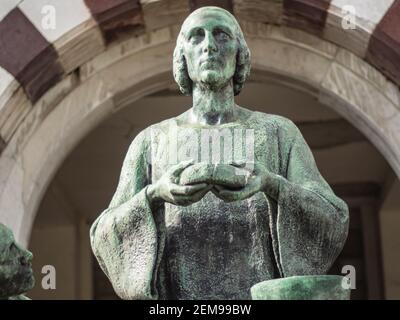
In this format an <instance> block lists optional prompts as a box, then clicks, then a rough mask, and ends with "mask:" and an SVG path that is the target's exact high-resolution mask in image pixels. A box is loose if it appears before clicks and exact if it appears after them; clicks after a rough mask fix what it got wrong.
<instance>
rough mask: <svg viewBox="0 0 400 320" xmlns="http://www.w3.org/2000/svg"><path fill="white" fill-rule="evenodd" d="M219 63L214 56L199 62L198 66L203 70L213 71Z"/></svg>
mask: <svg viewBox="0 0 400 320" xmlns="http://www.w3.org/2000/svg"><path fill="white" fill-rule="evenodd" d="M219 63H220V61H219V59H217V57H215V56H208V57H206V58H203V59H201V60H200V66H201V68H203V69H215V67H216V66H217V65H218V64H219Z"/></svg>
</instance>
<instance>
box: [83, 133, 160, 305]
mask: <svg viewBox="0 0 400 320" xmlns="http://www.w3.org/2000/svg"><path fill="white" fill-rule="evenodd" d="M147 152H148V143H147V137H146V133H145V132H141V133H140V134H139V135H138V136H137V137H136V138H135V139H134V141H133V142H132V144H131V146H130V147H129V150H128V152H127V155H126V157H125V160H124V163H123V166H122V170H121V175H120V180H119V184H118V187H117V190H116V192H115V194H114V196H113V198H112V200H111V203H110V205H109V207H108V208H107V209H106V210H105V211H103V212H102V214H101V215H100V216H99V217H98V218H97V219H96V221H95V222H94V223H93V225H92V227H91V229H90V241H91V246H92V250H93V253H94V255H95V256H96V258H97V260H98V262H99V264H100V267H101V268H102V270H103V271H104V273H105V274H106V275H107V277H108V278H109V279H110V281H111V283H112V285H113V287H114V290H115V292H116V293H117V294H118V295H119V296H120V297H121V298H123V299H156V298H157V293H156V291H155V287H154V285H155V284H154V278H153V272H154V270H156V261H157V255H158V254H159V252H158V251H159V248H158V243H157V229H156V225H155V222H154V218H153V214H152V210H151V204H150V202H149V201H148V199H147V197H146V191H147V190H146V189H147V185H148V182H149V178H148V173H147V168H148V166H147V159H146V156H147Z"/></svg>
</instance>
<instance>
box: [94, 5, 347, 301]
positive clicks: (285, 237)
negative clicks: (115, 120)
mask: <svg viewBox="0 0 400 320" xmlns="http://www.w3.org/2000/svg"><path fill="white" fill-rule="evenodd" d="M173 66H174V68H173V69H174V77H175V80H176V81H177V83H178V85H179V87H180V89H181V91H182V92H183V93H184V94H186V95H191V96H192V98H193V105H192V107H191V108H189V109H188V111H186V112H185V113H183V114H181V115H179V116H177V117H175V118H172V119H167V120H165V121H162V122H160V123H157V124H154V125H152V126H151V127H149V128H146V129H145V130H143V131H142V132H141V133H140V134H139V135H138V136H137V137H136V138H135V139H134V141H133V142H132V143H131V146H130V148H129V150H128V152H127V155H126V158H125V160H124V164H123V167H122V171H121V176H120V181H119V184H118V188H117V190H116V192H115V194H114V197H113V199H112V201H111V203H110V205H109V207H108V208H107V209H106V210H105V211H104V212H103V213H102V214H101V215H100V216H99V217H98V219H97V220H96V221H95V222H94V224H93V226H92V228H91V233H90V237H91V244H92V248H93V252H94V254H95V256H96V257H97V259H98V261H99V263H100V266H101V268H102V269H103V271H104V272H105V274H106V275H107V276H108V278H109V279H110V281H111V283H112V284H113V287H114V289H115V291H116V292H117V294H118V295H119V296H120V297H121V298H124V299H250V298H251V292H250V288H251V287H253V286H254V285H255V284H257V283H261V282H263V281H265V280H271V279H279V278H287V277H292V276H299V275H314V274H319V275H320V274H324V273H326V272H327V270H328V269H329V268H330V266H331V265H332V263H333V262H334V260H335V259H336V257H337V256H338V254H339V253H340V251H341V249H342V247H343V244H344V242H345V240H346V237H347V232H348V222H349V221H348V219H349V215H348V208H347V205H346V204H345V203H344V202H343V201H342V200H341V199H339V198H338V197H336V196H335V194H334V193H333V192H332V190H331V188H330V187H329V185H328V184H327V182H326V181H325V180H324V178H323V177H322V176H321V174H320V173H319V171H318V168H317V167H316V164H315V160H314V158H313V155H312V153H311V151H310V148H309V147H308V145H307V143H306V142H305V141H304V138H303V136H302V135H301V133H300V131H299V130H298V128H297V127H296V126H295V125H294V124H293V122H292V121H290V120H289V119H286V118H283V117H280V116H275V115H270V114H265V113H261V112H253V111H250V110H248V109H246V108H243V107H240V106H238V105H237V104H235V101H234V96H235V95H237V94H239V93H240V90H241V89H242V87H243V85H244V83H245V81H246V79H247V77H248V75H249V72H250V51H249V49H248V47H247V44H246V41H245V39H244V37H243V33H242V31H241V29H240V27H239V25H238V23H237V21H236V19H235V18H234V17H233V16H232V15H231V14H230V13H229V12H227V11H225V10H222V9H220V8H215V7H205V8H201V9H198V10H196V11H194V12H193V13H192V14H191V15H190V16H189V17H188V18H187V19H186V20H185V22H184V23H183V26H182V29H181V32H180V34H179V36H178V39H177V44H176V48H175V51H174V59H173ZM214 134H216V136H217V138H216V139H217V140H216V141H217V143H215V140H213V139H214V138H213V137H214ZM210 136H211V138H210ZM221 137H223V138H221ZM309 283H311V282H310V281H308V280H307V281H306V282H305V283H304V284H303V286H306V285H307V284H309ZM317 287H318V286H317ZM291 288H292V289H290V290H292V292H293V290H296V289H293V288H295V286H292V287H291ZM329 292H331V291H329ZM257 297H259V295H257Z"/></svg>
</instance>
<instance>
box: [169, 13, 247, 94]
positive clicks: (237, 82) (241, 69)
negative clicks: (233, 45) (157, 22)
mask: <svg viewBox="0 0 400 320" xmlns="http://www.w3.org/2000/svg"><path fill="white" fill-rule="evenodd" d="M202 9H204V8H200V9H198V10H196V11H194V12H193V13H195V12H197V11H200V10H202ZM214 9H215V10H218V11H221V12H223V13H224V14H226V15H228V16H229V17H230V18H231V20H232V22H233V23H234V25H235V38H236V41H237V42H238V52H237V54H236V70H235V74H234V75H233V91H234V94H235V96H236V95H238V94H239V93H240V91H241V90H242V88H243V85H244V83H245V82H246V79H247V78H248V76H249V75H250V49H249V47H248V46H247V43H246V40H245V39H244V36H243V32H242V29H241V28H240V26H239V24H238V22H237V20H236V19H235V17H234V16H233V15H232V14H231V13H229V12H228V11H226V10H224V9H221V8H214ZM193 13H192V14H193ZM189 18H190V16H189V17H188V18H187V19H189ZM182 29H183V27H182ZM182 29H181V31H180V32H179V35H178V38H177V40H176V47H175V50H174V57H173V72H174V78H175V81H176V83H177V84H178V86H179V89H180V90H181V92H182V93H183V94H184V95H188V96H189V95H191V94H192V80H191V79H190V77H189V73H188V70H187V64H186V59H185V55H184V54H183V41H184V40H185V36H184V34H183V30H182Z"/></svg>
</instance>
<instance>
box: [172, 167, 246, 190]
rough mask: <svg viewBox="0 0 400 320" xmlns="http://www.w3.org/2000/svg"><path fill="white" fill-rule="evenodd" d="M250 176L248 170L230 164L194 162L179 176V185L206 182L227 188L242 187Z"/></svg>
mask: <svg viewBox="0 0 400 320" xmlns="http://www.w3.org/2000/svg"><path fill="white" fill-rule="evenodd" d="M249 176H250V173H249V171H247V170H245V169H241V168H237V167H234V166H232V165H230V164H222V163H221V164H209V163H201V162H200V163H195V164H193V165H191V166H189V167H187V168H186V169H185V170H184V171H183V172H182V173H181V176H180V180H179V183H180V184H181V185H193V184H197V183H208V184H212V185H221V186H224V187H227V188H232V189H240V188H243V187H244V186H245V185H246V183H247V179H248V177H249Z"/></svg>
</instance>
